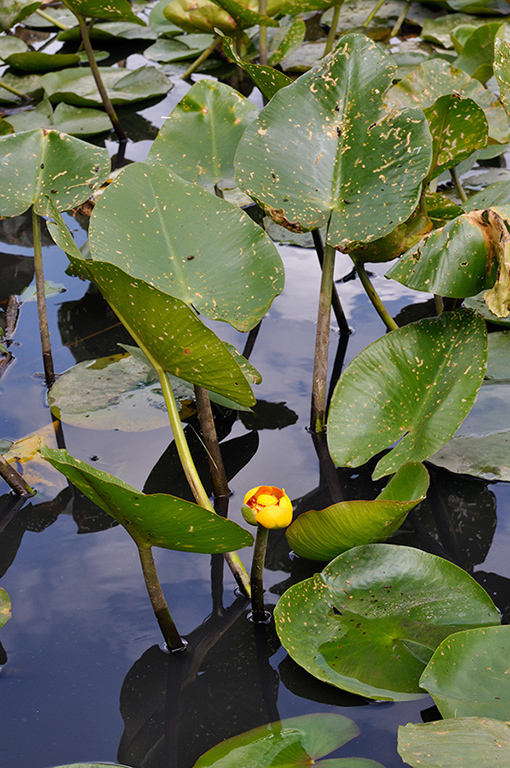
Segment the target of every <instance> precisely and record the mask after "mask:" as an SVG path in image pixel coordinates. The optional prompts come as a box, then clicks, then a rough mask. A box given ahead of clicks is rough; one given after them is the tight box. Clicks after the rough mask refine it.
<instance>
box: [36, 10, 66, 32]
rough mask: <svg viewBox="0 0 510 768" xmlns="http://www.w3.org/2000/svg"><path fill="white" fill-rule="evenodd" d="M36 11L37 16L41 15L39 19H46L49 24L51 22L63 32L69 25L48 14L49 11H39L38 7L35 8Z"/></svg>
mask: <svg viewBox="0 0 510 768" xmlns="http://www.w3.org/2000/svg"><path fill="white" fill-rule="evenodd" d="M36 13H37V15H38V16H40V17H41V19H46V21H49V22H50V23H51V24H53V26H54V27H58V29H61V30H62V31H63V32H67V30H68V29H69V27H66V25H65V24H64V23H63V22H62V21H59V20H58V19H55V18H53V16H50V14H49V13H45V12H44V11H41V9H40V8H38V9H37V10H36Z"/></svg>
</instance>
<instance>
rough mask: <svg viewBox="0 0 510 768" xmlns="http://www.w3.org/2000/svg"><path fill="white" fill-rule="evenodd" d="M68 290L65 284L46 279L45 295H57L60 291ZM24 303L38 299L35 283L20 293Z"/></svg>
mask: <svg viewBox="0 0 510 768" xmlns="http://www.w3.org/2000/svg"><path fill="white" fill-rule="evenodd" d="M65 290H66V287H65V285H63V284H62V283H54V282H53V281H52V280H45V281H44V295H45V296H57V295H58V294H59V293H64V291H65ZM19 297H20V300H21V302H22V303H23V304H27V303H28V302H30V301H37V291H36V287H35V284H34V285H30V286H28V287H27V288H25V290H24V291H22V292H21V293H20V295H19Z"/></svg>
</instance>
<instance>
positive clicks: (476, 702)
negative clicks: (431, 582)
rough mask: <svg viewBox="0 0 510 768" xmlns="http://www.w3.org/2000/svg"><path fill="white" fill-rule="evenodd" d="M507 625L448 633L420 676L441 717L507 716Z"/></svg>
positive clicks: (509, 648) (509, 714) (509, 715)
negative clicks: (453, 633) (448, 635)
mask: <svg viewBox="0 0 510 768" xmlns="http://www.w3.org/2000/svg"><path fill="white" fill-rule="evenodd" d="M509 652H510V626H508V625H507V626H503V627H484V628H483V629H481V628H480V629H470V630H467V631H464V632H458V633H457V634H455V635H451V636H450V637H447V638H446V639H445V640H443V642H442V643H441V645H440V646H439V647H438V648H437V649H436V651H435V653H434V655H433V656H432V658H431V660H430V662H429V663H428V665H427V668H426V669H425V671H424V673H423V675H422V676H421V680H420V685H421V687H422V688H425V690H426V691H428V692H429V693H430V695H431V696H432V698H433V699H434V702H435V704H436V706H437V708H438V709H439V711H440V712H441V715H442V716H443V717H472V716H476V717H493V718H496V719H498V720H506V721H508V720H510V675H509V664H508V657H509Z"/></svg>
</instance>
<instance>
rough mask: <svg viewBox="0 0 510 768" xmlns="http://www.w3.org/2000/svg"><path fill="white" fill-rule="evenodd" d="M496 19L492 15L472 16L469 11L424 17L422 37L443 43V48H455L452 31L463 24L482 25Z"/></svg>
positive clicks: (438, 43)
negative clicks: (451, 35)
mask: <svg viewBox="0 0 510 768" xmlns="http://www.w3.org/2000/svg"><path fill="white" fill-rule="evenodd" d="M491 21H494V19H493V18H491V17H490V16H486V17H483V16H482V17H480V16H472V15H469V14H468V13H445V15H444V16H437V17H435V18H431V19H424V20H423V24H422V28H421V32H420V37H421V38H422V40H428V41H429V42H431V43H437V45H442V46H443V48H447V49H448V48H453V42H452V39H451V37H450V33H451V32H453V31H454V29H456V27H460V26H461V25H463V24H470V25H471V26H476V27H481V26H483V25H484V24H488V23H490V22H491Z"/></svg>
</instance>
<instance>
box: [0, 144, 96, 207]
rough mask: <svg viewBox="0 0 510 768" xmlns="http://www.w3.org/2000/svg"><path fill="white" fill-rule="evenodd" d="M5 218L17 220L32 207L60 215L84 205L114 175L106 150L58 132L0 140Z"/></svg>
mask: <svg viewBox="0 0 510 768" xmlns="http://www.w3.org/2000/svg"><path fill="white" fill-rule="evenodd" d="M0 154H1V155H2V157H3V161H2V165H1V166H0V215H1V216H5V217H10V216H18V215H20V214H22V213H24V212H25V211H27V210H28V209H29V208H30V206H31V205H33V206H34V210H35V212H36V213H38V214H40V215H45V214H46V213H47V212H48V210H49V203H48V197H51V200H52V202H53V204H54V205H55V207H56V208H57V209H58V210H59V211H67V210H69V209H70V208H74V207H76V206H77V205H80V203H83V201H84V200H86V199H87V198H88V197H89V196H90V194H91V190H92V189H94V187H95V186H96V185H97V186H99V184H100V183H101V182H102V181H104V180H105V179H106V178H107V177H108V174H109V172H110V158H109V155H108V150H107V149H100V148H98V147H93V146H92V145H91V144H87V143H85V142H84V141H81V140H80V139H76V138H74V137H71V136H66V135H65V134H62V133H58V132H57V131H52V130H50V131H43V130H41V129H39V130H35V131H26V132H23V133H16V134H14V135H8V136H3V137H1V138H0Z"/></svg>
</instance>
